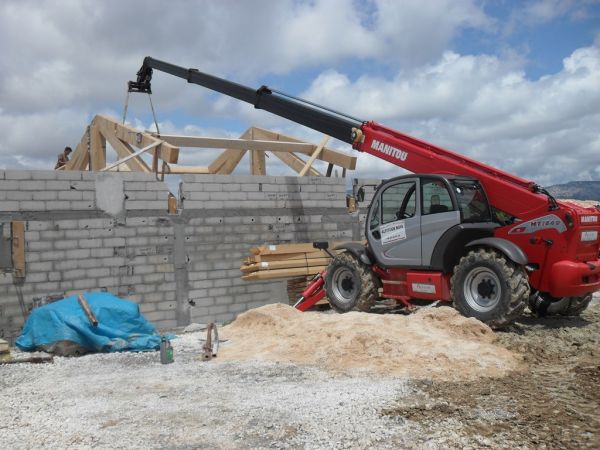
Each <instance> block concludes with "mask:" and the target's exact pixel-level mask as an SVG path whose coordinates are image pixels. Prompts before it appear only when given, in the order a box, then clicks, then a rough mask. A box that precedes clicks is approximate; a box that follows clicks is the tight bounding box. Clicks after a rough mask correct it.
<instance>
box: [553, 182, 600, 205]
mask: <svg viewBox="0 0 600 450" xmlns="http://www.w3.org/2000/svg"><path fill="white" fill-rule="evenodd" d="M546 189H547V190H548V191H549V192H550V193H551V194H552V195H553V196H555V197H556V198H571V199H574V200H598V201H600V181H569V182H568V183H565V184H555V185H554V186H549V187H547V188H546Z"/></svg>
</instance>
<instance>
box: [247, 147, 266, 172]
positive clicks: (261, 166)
mask: <svg viewBox="0 0 600 450" xmlns="http://www.w3.org/2000/svg"><path fill="white" fill-rule="evenodd" d="M266 163H267V160H266V157H265V152H263V151H260V150H252V151H250V172H251V173H252V175H266V174H267V169H266Z"/></svg>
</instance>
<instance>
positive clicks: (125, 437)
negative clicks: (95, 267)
mask: <svg viewBox="0 0 600 450" xmlns="http://www.w3.org/2000/svg"><path fill="white" fill-rule="evenodd" d="M598 300H599V299H598V298H596V299H595V300H594V302H592V304H591V306H590V307H589V308H588V310H587V311H586V312H585V313H584V314H583V315H582V317H580V318H563V317H558V318H556V317H548V318H542V319H538V318H533V317H531V316H525V317H524V318H523V319H522V320H520V321H518V322H517V323H516V324H515V325H514V326H513V327H512V328H511V329H509V330H507V331H505V332H502V333H496V334H495V335H494V334H489V333H488V332H487V331H485V329H484V331H478V332H476V333H473V332H471V331H469V332H467V333H465V332H464V330H462V329H459V330H454V331H452V330H453V327H452V326H451V327H450V328H449V329H446V328H444V325H439V324H438V322H439V320H434V319H433V317H432V316H431V315H429V314H430V311H431V310H433V309H434V308H431V309H426V310H424V311H421V312H419V313H417V314H414V315H413V316H408V317H404V316H397V317H399V318H402V319H407V318H414V317H416V318H417V319H412V320H414V321H418V320H422V321H423V323H424V324H427V323H429V325H431V327H432V329H433V328H436V327H437V328H438V329H437V330H434V331H432V332H430V333H428V334H432V335H436V334H437V335H438V336H439V337H442V336H443V338H444V339H452V338H457V339H458V340H469V339H470V340H473V341H475V343H476V344H477V345H490V346H495V348H496V349H498V350H499V351H500V350H505V351H506V352H508V354H518V355H520V357H517V362H518V364H519V365H520V366H519V370H517V371H513V372H509V373H507V374H506V375H505V376H500V377H489V376H487V375H486V374H485V373H483V372H481V368H477V369H476V370H475V371H474V372H473V373H472V374H471V375H469V376H467V377H464V378H463V377H461V378H456V377H452V376H449V377H445V378H444V377H441V376H437V375H436V376H431V377H423V376H422V375H421V374H420V372H419V371H414V372H412V371H408V372H406V373H405V374H403V375H392V374H390V373H387V374H386V373H385V372H383V373H382V372H381V371H378V370H377V369H378V367H377V364H375V365H374V368H369V369H368V370H355V368H354V365H352V364H350V365H349V367H348V368H347V370H331V368H330V367H329V365H328V364H327V363H326V361H324V359H323V358H327V357H328V356H327V354H324V355H323V356H322V357H321V358H317V359H316V360H315V361H316V362H315V363H314V364H312V363H310V361H309V363H305V362H302V363H298V362H296V363H293V362H276V361H268V360H245V361H237V360H230V361H224V360H223V358H222V356H223V355H225V354H226V353H227V352H228V351H229V350H228V349H227V347H229V349H230V350H233V349H234V348H237V347H238V345H241V344H234V342H235V339H236V338H237V337H236V333H237V331H236V332H233V331H234V329H235V328H236V327H234V326H233V325H234V324H231V325H230V326H229V329H226V328H227V327H226V328H223V329H222V330H221V332H222V333H221V334H222V335H223V336H222V337H225V335H228V339H229V340H228V341H227V342H226V343H225V344H224V346H223V347H222V353H221V354H220V355H219V357H218V358H217V359H216V360H213V361H211V362H202V361H200V353H201V347H202V344H203V342H202V340H201V338H202V337H203V333H200V332H195V333H189V334H184V335H182V336H181V338H179V339H175V340H173V341H172V342H173V346H174V349H175V362H174V363H173V364H170V365H161V364H160V362H159V355H158V353H157V352H156V353H140V354H134V353H124V354H101V355H87V356H83V357H80V358H62V357H56V358H55V359H54V363H53V364H13V365H4V366H0V392H1V395H0V448H3V449H4V448H7V449H25V448H56V449H69V448H77V449H79V448H100V449H137V448H144V449H146V448H182V449H192V448H206V449H208V448H210V449H213V448H216V449H234V448H235V449H238V448H241V449H251V448H252V449H254V448H293V449H322V448H336V449H337V448H352V449H363V448H374V449H395V448H428V449H438V448H439V449H441V448H510V449H513V448H536V449H537V448H600V431H599V430H600V413H599V411H600V397H599V395H598V392H599V389H598V386H599V381H600V379H599V377H600V350H599V349H600V346H599V344H600V304H599V303H600V302H599V301H598ZM439 310H443V308H439ZM442 312H443V313H445V312H444V311H442ZM436 314H437V313H435V314H434V316H436ZM428 315H429V317H428ZM322 316H324V318H323V320H324V321H325V322H324V323H328V322H327V321H330V320H334V318H339V319H341V318H343V317H345V316H340V315H331V316H329V315H327V314H322ZM373 316H376V315H373ZM388 316H389V315H388ZM388 316H378V317H380V318H385V320H390V319H388V318H387V317H388ZM306 317H308V315H306ZM459 318H460V317H459ZM246 320H247V319H246ZM282 320H283V319H282ZM362 320H363V321H364V322H369V321H370V320H375V319H370V318H367V319H362ZM385 320H384V321H385ZM453 320H454V319H453V317H452V314H451V313H448V316H447V317H446V318H445V319H444V320H442V322H445V321H449V322H450V323H452V321H453ZM275 322H277V320H276V321H275ZM392 322H393V320H392ZM242 323H243V322H242ZM394 323H395V322H394ZM401 323H404V322H398V323H397V324H396V325H400V324H401ZM459 323H460V322H455V325H456V324H459ZM321 325H323V324H321ZM404 325H405V327H408V328H405V331H406V335H405V336H403V339H404V341H403V345H404V346H407V347H418V346H419V344H418V343H419V339H421V338H423V339H424V338H425V336H421V335H420V334H418V332H417V331H414V332H413V330H411V329H410V321H408V322H407V323H404ZM253 326H254V325H253ZM264 326H266V327H271V326H273V324H272V323H271V324H269V321H268V320H267V321H266V322H265V325H264ZM241 328H242V329H243V328H244V327H241ZM367 328H368V329H367V330H366V331H365V330H362V329H361V328H360V327H359V329H356V330H355V331H356V333H357V334H359V335H361V333H372V332H373V330H372V328H373V327H372V326H370V327H367ZM459 328H460V327H459ZM344 332H345V333H346V334H351V333H352V332H354V330H353V328H352V327H347V328H344ZM240 333H241V332H240ZM414 333H417V334H416V336H418V339H417V338H413V339H414V340H413V341H410V342H411V344H410V345H408V344H407V341H406V339H408V335H412V334H414ZM453 333H454V336H453ZM460 336H462V337H460ZM494 336H495V337H496V340H495V341H494ZM371 337H376V335H375V336H371V335H369V338H371ZM336 340H337V339H336ZM339 340H340V341H343V339H342V338H340V339H339ZM380 344H381V343H380ZM390 345H391V344H390ZM342 348H344V347H342ZM467 348H468V346H467ZM357 349H358V350H357ZM359 350H360V347H357V348H354V347H350V348H348V352H349V353H348V355H347V356H350V354H352V352H357V351H359ZM446 351H450V353H451V354H452V351H451V349H450V345H448V347H446ZM365 352H367V353H369V352H374V350H373V348H372V346H369V345H366V346H365ZM359 354H360V352H359ZM415 354H417V353H415ZM402 355H404V357H405V358H409V357H410V356H411V355H413V353H410V352H409V353H402ZM246 356H247V355H246ZM330 356H331V355H330ZM486 358H487V356H486ZM244 359H246V358H244ZM453 359H457V364H458V366H457V367H463V366H461V364H462V362H461V361H460V359H459V358H455V356H452V357H450V358H448V359H445V358H442V361H443V363H444V364H449V362H452V361H453ZM436 364H438V362H437V360H436V359H426V360H424V362H423V370H422V372H426V371H427V369H430V370H431V373H432V374H435V373H436V370H435V367H436ZM428 365H432V366H431V367H428ZM336 367H337V366H336ZM490 367H492V368H493V367H494V364H491V365H490ZM461 370H462V369H461ZM476 373H479V376H475V375H474V374H476ZM481 375H483V376H481Z"/></svg>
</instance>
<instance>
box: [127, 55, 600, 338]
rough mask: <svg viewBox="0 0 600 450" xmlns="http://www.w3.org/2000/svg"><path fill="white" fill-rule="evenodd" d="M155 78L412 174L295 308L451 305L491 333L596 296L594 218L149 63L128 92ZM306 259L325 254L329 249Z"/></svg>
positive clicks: (270, 99) (394, 142)
mask: <svg viewBox="0 0 600 450" xmlns="http://www.w3.org/2000/svg"><path fill="white" fill-rule="evenodd" d="M153 69H155V70H159V71H162V72H165V73H168V74H171V75H174V76H178V77H180V78H183V79H185V80H187V81H188V82H189V83H194V84H199V85H201V86H204V87H206V88H208V89H211V90H214V91H217V92H220V93H222V94H225V95H228V96H230V97H234V98H237V99H238V100H241V101H244V102H247V103H250V104H252V105H254V107H255V108H259V109H264V110H266V111H269V112H271V113H273V114H276V115H278V116H281V117H285V118H287V119H290V120H292V121H294V122H296V123H299V124H302V125H305V126H307V127H310V128H312V129H314V130H317V131H320V132H322V133H325V134H328V135H329V136H332V137H335V138H337V139H339V140H341V141H343V142H347V143H349V144H351V145H352V147H353V148H354V149H356V150H358V151H361V152H366V153H369V154H371V155H374V156H376V157H378V158H382V159H384V160H386V161H388V162H390V163H392V164H395V165H397V166H400V167H402V168H404V169H407V170H408V171H410V172H413V173H414V174H411V175H405V176H400V177H397V178H393V179H390V180H386V181H384V182H382V183H381V184H380V185H379V187H378V188H377V191H376V192H375V195H374V197H373V200H372V201H371V204H370V206H369V211H368V214H367V220H366V226H365V228H366V229H365V234H366V239H367V244H366V245H360V244H357V243H347V244H344V245H341V246H338V247H336V249H337V250H343V251H342V252H341V253H340V254H339V255H337V256H335V258H334V259H333V260H332V262H331V263H330V265H329V267H328V268H327V270H326V271H324V272H323V273H321V274H319V275H317V276H316V277H315V279H314V280H313V281H312V283H311V284H310V285H309V286H308V287H307V289H306V290H305V291H304V293H303V295H302V297H301V298H300V300H299V302H298V303H297V304H296V306H297V307H298V308H299V309H301V310H306V309H308V308H309V307H310V306H311V305H313V304H314V303H316V302H317V301H318V300H319V299H321V298H323V297H324V296H325V295H327V297H328V299H329V302H330V304H331V305H332V307H333V308H334V309H336V310H337V311H339V312H346V311H350V310H355V309H357V310H361V311H368V310H369V309H370V308H371V307H372V306H373V305H374V303H375V302H376V301H377V300H379V299H394V300H396V301H398V302H401V303H403V304H405V305H407V306H411V301H412V300H414V299H420V300H442V301H449V302H453V304H454V306H455V307H456V308H457V309H458V310H459V311H460V312H461V313H462V314H464V315H465V316H469V317H476V318H478V319H480V320H482V321H484V322H486V323H488V324H489V325H490V326H492V327H495V328H500V327H503V326H506V325H507V324H509V323H511V322H512V321H513V320H514V319H515V318H517V317H518V316H519V315H521V313H522V312H523V311H524V310H525V308H526V307H527V306H528V305H529V308H530V309H531V310H532V312H535V313H538V314H539V315H543V314H546V313H557V314H564V315H576V314H579V313H581V312H582V311H583V310H584V309H585V308H586V307H587V306H588V304H589V302H590V301H591V298H592V294H593V292H595V291H597V290H598V289H600V254H599V251H600V242H599V240H598V234H599V231H600V207H598V206H597V207H595V208H583V207H580V206H578V205H575V204H573V203H569V202H564V201H558V200H555V199H554V198H553V197H552V196H551V195H550V194H549V193H548V192H547V191H545V190H544V189H543V188H541V187H540V186H538V185H536V184H535V183H533V182H531V181H528V180H524V179H522V178H519V177H516V176H514V175H511V174H509V173H506V172H503V171H501V170H498V169H495V168H493V167H490V166H488V165H485V164H482V163H480V162H478V161H475V160H473V159H470V158H467V157H465V156H462V155H460V154H457V153H454V152H451V151H449V150H445V149H443V148H441V147H438V146H435V145H433V144H430V143H427V142H425V141H422V140H419V139H416V138H414V137H411V136H408V135H406V134H404V133H400V132H398V131H395V130H392V129H389V128H386V127H384V126H382V125H380V124H378V123H375V122H371V121H362V120H359V119H356V118H354V117H350V116H348V115H346V114H342V113H339V112H336V111H333V110H331V109H329V108H325V107H323V106H320V105H317V104H315V103H312V102H308V101H306V100H302V99H299V98H296V97H292V96H289V95H286V94H284V93H282V92H278V91H276V90H274V89H270V88H268V87H266V86H262V87H260V88H259V89H252V88H249V87H246V86H243V85H240V84H237V83H233V82H230V81H227V80H224V79H221V78H217V77H214V76H212V75H208V74H205V73H202V72H199V71H198V70H196V69H186V68H183V67H179V66H176V65H173V64H170V63H166V62H164V61H159V60H156V59H153V58H151V57H147V58H145V59H144V62H143V65H142V67H141V69H140V70H139V71H138V73H137V80H136V81H130V82H129V91H130V92H145V93H148V94H150V93H151V80H152V71H153ZM315 247H317V248H322V249H327V245H326V243H315Z"/></svg>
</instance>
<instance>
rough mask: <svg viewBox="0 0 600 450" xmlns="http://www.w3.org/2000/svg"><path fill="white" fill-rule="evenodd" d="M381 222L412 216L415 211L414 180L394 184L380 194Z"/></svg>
mask: <svg viewBox="0 0 600 450" xmlns="http://www.w3.org/2000/svg"><path fill="white" fill-rule="evenodd" d="M381 205H382V208H381V209H382V220H381V223H384V224H385V223H389V222H394V221H396V220H402V219H408V218H410V217H414V215H415V213H416V211H417V196H416V189H415V182H414V181H411V182H406V183H398V184H394V185H393V186H390V187H389V188H387V189H386V190H385V191H383V193H382V194H381Z"/></svg>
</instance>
